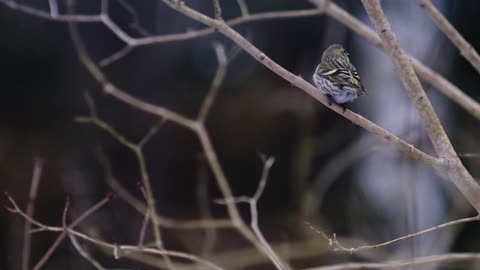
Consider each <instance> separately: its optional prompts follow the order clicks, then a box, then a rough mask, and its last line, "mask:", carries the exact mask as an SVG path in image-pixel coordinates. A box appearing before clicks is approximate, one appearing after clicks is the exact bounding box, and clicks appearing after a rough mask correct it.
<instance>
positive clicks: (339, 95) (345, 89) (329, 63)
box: [313, 44, 367, 109]
mask: <svg viewBox="0 0 480 270" xmlns="http://www.w3.org/2000/svg"><path fill="white" fill-rule="evenodd" d="M313 82H314V83H315V86H316V87H317V89H318V90H320V91H322V92H323V93H324V94H325V95H326V96H327V98H328V99H329V101H330V102H329V105H332V102H335V103H336V104H338V105H341V106H342V107H343V108H344V109H345V106H344V105H342V104H345V103H348V102H352V101H354V100H355V99H357V97H359V96H363V95H367V92H366V91H365V89H364V88H363V85H362V81H361V80H360V76H358V72H357V69H356V68H355V67H354V66H353V65H352V63H350V59H348V53H347V51H345V49H344V48H343V46H342V45H338V44H334V45H331V46H330V47H328V48H327V49H326V50H325V52H324V53H323V55H322V62H320V64H319V65H318V66H317V69H315V73H314V74H313Z"/></svg>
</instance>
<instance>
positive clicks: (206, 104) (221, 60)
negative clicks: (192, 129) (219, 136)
mask: <svg viewBox="0 0 480 270" xmlns="http://www.w3.org/2000/svg"><path fill="white" fill-rule="evenodd" d="M214 48H215V53H216V55H217V62H218V67H217V71H216V72H215V76H214V77H213V80H212V84H211V85H210V89H209V90H208V93H207V96H206V97H205V99H204V100H203V104H202V106H201V107H200V112H199V113H198V118H197V119H198V121H199V122H204V121H205V119H206V118H207V115H208V113H209V111H210V108H211V107H212V105H213V101H214V100H215V98H216V97H217V94H218V91H219V90H220V86H221V85H222V83H223V80H224V79H225V75H226V73H227V65H228V60H227V55H226V53H225V47H224V46H223V45H222V44H219V43H215V44H214Z"/></svg>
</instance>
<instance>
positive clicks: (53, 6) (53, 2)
mask: <svg viewBox="0 0 480 270" xmlns="http://www.w3.org/2000/svg"><path fill="white" fill-rule="evenodd" d="M48 5H49V6H50V15H51V16H52V17H54V18H55V17H57V16H58V3H57V0H48Z"/></svg>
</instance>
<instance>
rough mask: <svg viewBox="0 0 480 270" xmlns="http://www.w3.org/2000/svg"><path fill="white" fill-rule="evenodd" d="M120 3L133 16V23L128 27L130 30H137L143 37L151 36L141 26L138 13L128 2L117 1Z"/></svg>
mask: <svg viewBox="0 0 480 270" xmlns="http://www.w3.org/2000/svg"><path fill="white" fill-rule="evenodd" d="M117 1H118V3H119V4H120V5H121V6H122V7H123V8H124V9H125V10H126V11H127V12H128V13H130V16H132V22H131V23H130V24H129V25H128V26H129V27H130V28H132V29H135V30H136V31H137V32H139V33H140V34H141V35H143V36H150V35H151V33H150V32H149V31H147V30H146V29H145V28H144V27H143V26H142V25H141V24H140V19H139V17H138V14H137V12H136V11H135V9H133V7H132V6H131V5H130V4H129V3H128V2H127V1H126V0H117Z"/></svg>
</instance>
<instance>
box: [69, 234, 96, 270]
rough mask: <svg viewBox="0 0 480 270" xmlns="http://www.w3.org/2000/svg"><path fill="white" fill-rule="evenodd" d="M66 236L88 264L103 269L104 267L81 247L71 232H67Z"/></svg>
mask: <svg viewBox="0 0 480 270" xmlns="http://www.w3.org/2000/svg"><path fill="white" fill-rule="evenodd" d="M68 238H69V239H70V242H71V243H72V245H73V247H74V248H75V249H76V250H77V251H78V253H79V254H80V255H81V256H82V257H83V258H85V260H87V261H88V262H89V263H90V264H92V265H93V267H95V268H96V269H98V270H105V268H104V267H103V266H102V265H101V264H100V263H99V262H98V261H96V260H95V259H94V258H93V257H92V256H91V255H90V254H88V252H87V251H86V250H84V249H83V248H82V246H81V245H80V243H78V241H77V239H76V238H75V236H74V235H73V234H71V233H69V234H68Z"/></svg>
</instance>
